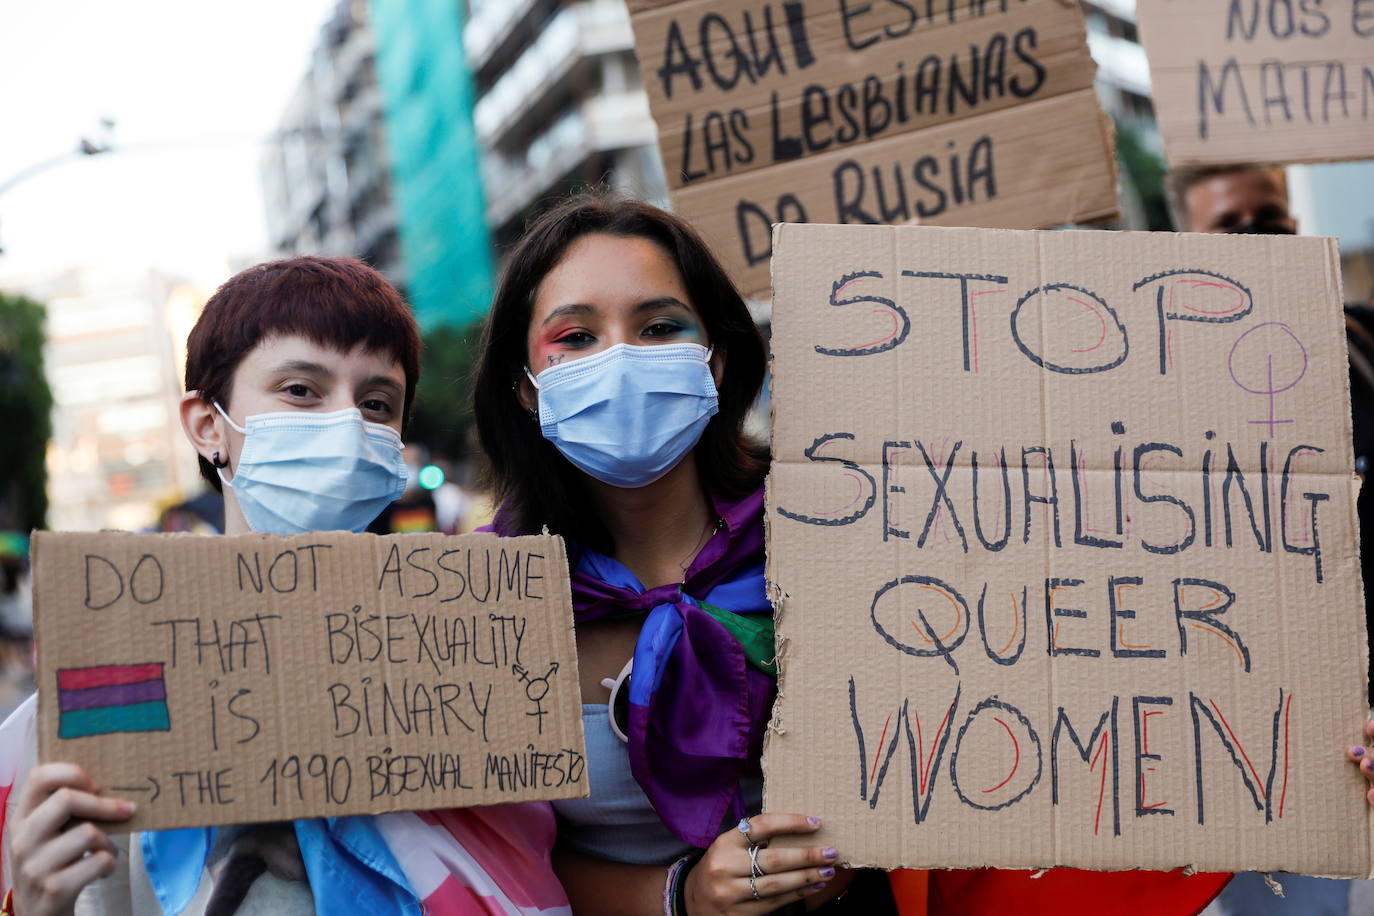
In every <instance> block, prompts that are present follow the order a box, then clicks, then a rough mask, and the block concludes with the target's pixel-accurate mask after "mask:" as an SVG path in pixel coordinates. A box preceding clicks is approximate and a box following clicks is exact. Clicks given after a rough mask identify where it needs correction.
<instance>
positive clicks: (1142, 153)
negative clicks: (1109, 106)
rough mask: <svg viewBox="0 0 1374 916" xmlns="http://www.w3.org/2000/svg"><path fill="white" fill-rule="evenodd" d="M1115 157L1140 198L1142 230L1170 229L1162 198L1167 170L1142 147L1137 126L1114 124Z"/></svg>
mask: <svg viewBox="0 0 1374 916" xmlns="http://www.w3.org/2000/svg"><path fill="white" fill-rule="evenodd" d="M1116 154H1117V157H1118V158H1119V159H1120V162H1121V170H1122V171H1123V172H1125V178H1126V180H1127V181H1128V182H1130V184H1131V186H1132V187H1134V188H1135V192H1136V194H1137V195H1138V196H1139V198H1140V206H1141V208H1142V209H1143V210H1144V214H1143V215H1144V217H1145V226H1144V228H1145V229H1149V230H1151V231H1155V232H1168V231H1169V230H1171V229H1173V228H1174V222H1173V219H1172V218H1171V217H1170V216H1169V205H1168V203H1167V202H1166V201H1165V197H1164V176H1165V174H1166V173H1167V171H1168V169H1167V167H1166V166H1165V165H1164V160H1163V159H1162V158H1161V157H1160V155H1159V154H1158V153H1156V152H1155V151H1154V150H1153V149H1151V148H1150V147H1149V146H1147V145H1146V144H1145V142H1144V140H1143V139H1142V138H1141V131H1140V128H1139V127H1138V126H1136V125H1135V124H1132V123H1129V122H1126V121H1121V120H1118V121H1117V122H1116Z"/></svg>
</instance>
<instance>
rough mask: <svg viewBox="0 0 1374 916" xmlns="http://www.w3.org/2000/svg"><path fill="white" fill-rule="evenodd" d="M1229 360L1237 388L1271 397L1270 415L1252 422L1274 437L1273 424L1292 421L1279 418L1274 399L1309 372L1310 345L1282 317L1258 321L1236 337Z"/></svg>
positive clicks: (1228, 366)
mask: <svg viewBox="0 0 1374 916" xmlns="http://www.w3.org/2000/svg"><path fill="white" fill-rule="evenodd" d="M1226 364H1227V368H1228V369H1229V370H1230V372H1231V381H1233V382H1235V383H1236V386H1237V387H1238V388H1240V389H1241V390H1242V391H1248V392H1249V393H1250V394H1257V395H1260V396H1261V397H1265V398H1268V399H1269V419H1267V420H1250V421H1249V422H1250V424H1251V425H1254V426H1267V427H1269V438H1271V439H1272V438H1274V427H1276V426H1278V425H1280V424H1282V423H1292V422H1293V421H1292V420H1291V419H1287V420H1279V419H1276V418H1275V416H1276V413H1277V408H1276V407H1275V403H1274V402H1275V401H1276V400H1277V399H1278V396H1279V395H1280V394H1282V393H1283V392H1285V391H1289V390H1291V389H1292V388H1294V387H1295V386H1296V385H1297V384H1298V382H1301V381H1302V380H1303V376H1305V375H1307V348H1306V347H1304V346H1303V345H1302V341H1301V340H1298V336H1297V335H1296V334H1294V333H1293V329H1292V328H1290V327H1289V326H1288V325H1286V324H1284V323H1283V322H1281V321H1266V322H1263V323H1262V324H1257V325H1255V326H1254V327H1253V328H1250V329H1249V330H1248V331H1246V332H1245V333H1244V334H1242V335H1240V336H1239V337H1237V338H1236V342H1235V344H1234V345H1232V347H1231V355H1230V356H1229V357H1227V360H1226Z"/></svg>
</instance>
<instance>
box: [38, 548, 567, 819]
mask: <svg viewBox="0 0 1374 916" xmlns="http://www.w3.org/2000/svg"><path fill="white" fill-rule="evenodd" d="M33 549H34V573H35V574H34V610H35V620H36V626H37V633H36V636H37V641H38V647H39V657H38V679H39V680H38V685H39V689H38V709H39V741H38V749H39V757H40V759H42V760H44V761H55V760H69V761H73V762H75V763H79V764H81V765H82V766H83V767H85V768H86V770H87V771H88V772H90V774H91V775H92V777H93V778H94V779H95V780H96V782H97V783H98V784H99V785H100V786H102V787H103V788H104V791H105V792H106V793H107V794H110V795H116V796H123V797H126V798H130V799H132V800H134V801H137V802H138V803H139V808H138V812H137V814H136V815H135V817H134V818H133V820H132V821H130V822H129V823H127V824H124V825H121V827H120V828H119V829H134V830H146V829H160V828H166V827H189V826H202V825H209V824H233V823H239V822H245V821H277V820H287V819H292V818H300V817H335V816H340V815H346V814H374V813H379V812H383V811H399V810H414V809H431V808H457V807H464V806H467V805H487V804H497V803H502V802H514V801H527V800H531V799H550V798H568V797H573V796H580V795H586V794H587V791H588V788H587V775H586V764H585V761H584V759H583V755H584V745H583V741H582V718H581V706H580V702H581V701H580V699H579V691H578V681H577V655H576V652H575V650H574V647H573V622H572V604H571V597H570V593H569V587H568V572H567V568H568V567H567V561H566V559H565V555H564V550H563V542H562V540H561V539H559V538H556V537H547V536H546V537H522V538H497V537H496V536H495V535H464V536H462V537H444V536H443V535H438V534H407V535H391V536H387V537H376V536H373V535H357V534H343V533H338V532H330V533H317V534H309V535H300V536H295V537H272V536H267V535H247V536H243V537H195V536H188V535H152V534H149V535H142V534H140V535H134V534H121V533H111V532H107V533H101V534H55V533H51V532H39V533H37V534H35V535H34V539H33Z"/></svg>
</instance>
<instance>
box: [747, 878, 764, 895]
mask: <svg viewBox="0 0 1374 916" xmlns="http://www.w3.org/2000/svg"><path fill="white" fill-rule="evenodd" d="M749 890H750V892H751V893H753V895H754V899H755V900H762V899H763V898H762V897H760V896H759V888H758V885H757V884H755V883H754V876H753V875H750V876H749Z"/></svg>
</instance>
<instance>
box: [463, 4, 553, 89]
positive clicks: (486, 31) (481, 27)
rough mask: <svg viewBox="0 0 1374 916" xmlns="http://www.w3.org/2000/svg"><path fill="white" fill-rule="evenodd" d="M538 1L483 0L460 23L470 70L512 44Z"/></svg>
mask: <svg viewBox="0 0 1374 916" xmlns="http://www.w3.org/2000/svg"><path fill="white" fill-rule="evenodd" d="M538 6H539V0H486V2H485V3H483V4H481V5H480V6H478V7H477V9H476V10H475V11H473V13H472V14H471V16H469V18H468V21H467V23H466V24H465V25H464V26H463V51H464V53H465V54H466V55H467V61H468V66H469V67H470V68H471V70H472V72H473V73H479V72H481V70H482V68H483V67H485V66H486V65H487V64H488V63H490V62H491V61H492V60H493V58H495V57H496V52H498V51H505V50H507V48H506V46H507V45H508V44H514V43H515V41H517V40H518V36H519V34H520V32H521V31H522V27H523V26H524V25H525V24H526V23H527V21H528V20H529V18H530V14H531V13H533V12H534V10H535V9H536V8H537V7H538Z"/></svg>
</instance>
